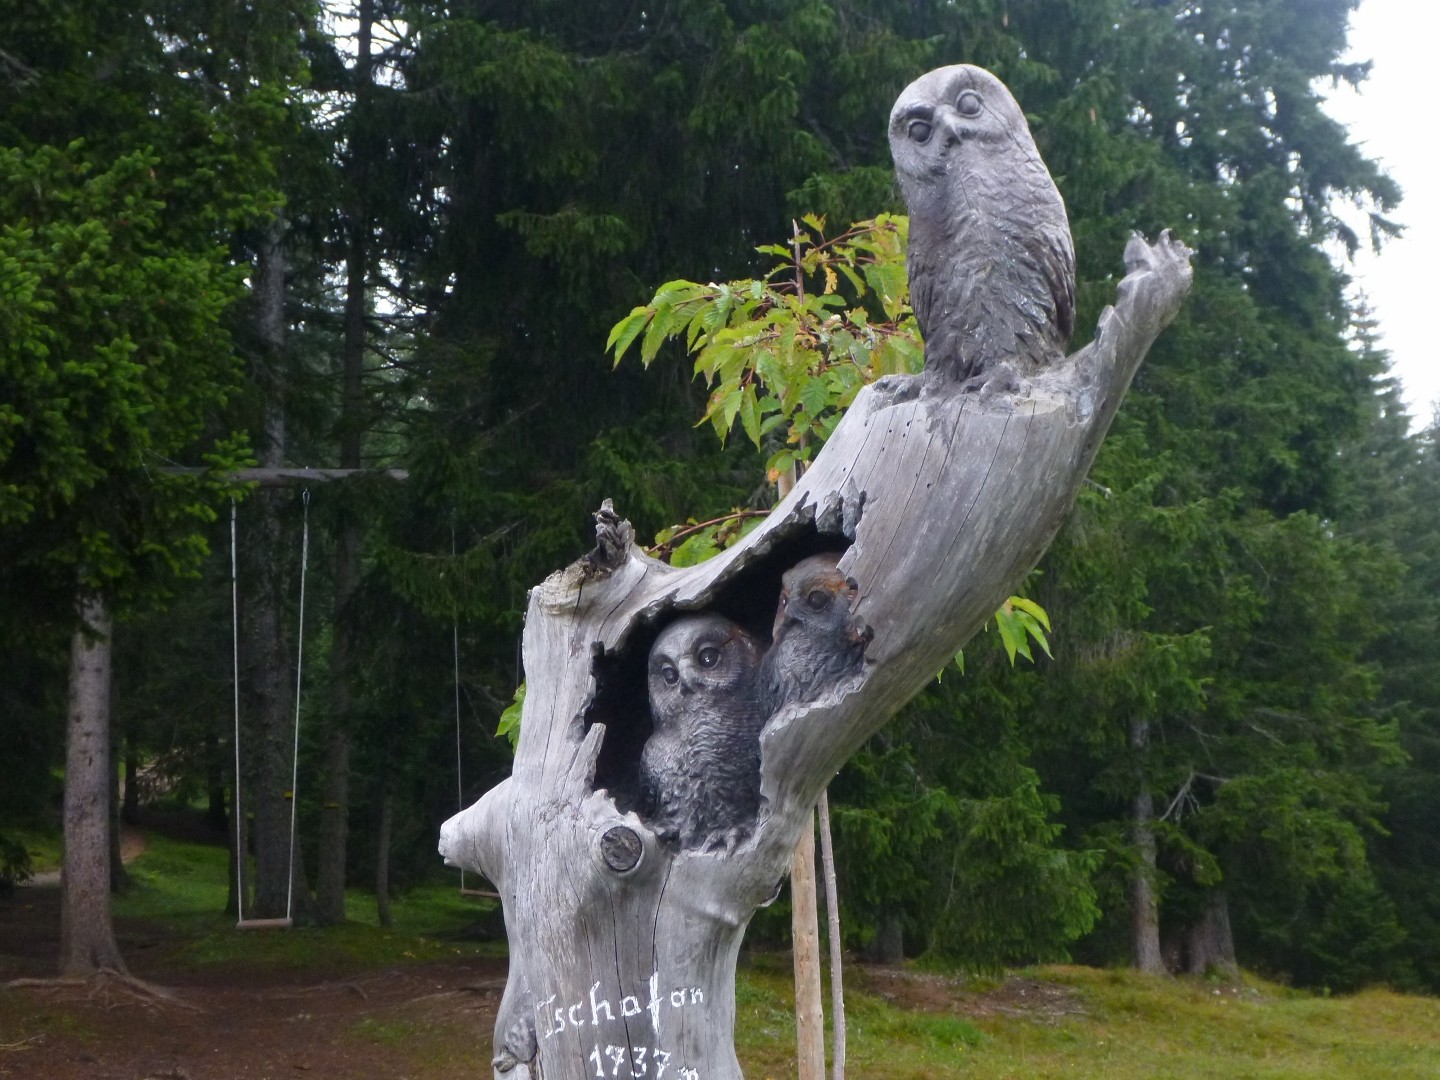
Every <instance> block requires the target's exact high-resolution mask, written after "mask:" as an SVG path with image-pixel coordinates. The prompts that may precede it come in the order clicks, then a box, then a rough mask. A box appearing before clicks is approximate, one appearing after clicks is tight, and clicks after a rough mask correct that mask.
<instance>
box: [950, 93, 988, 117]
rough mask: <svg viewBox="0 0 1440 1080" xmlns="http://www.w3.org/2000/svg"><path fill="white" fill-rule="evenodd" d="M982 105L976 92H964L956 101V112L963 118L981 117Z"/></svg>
mask: <svg viewBox="0 0 1440 1080" xmlns="http://www.w3.org/2000/svg"><path fill="white" fill-rule="evenodd" d="M981 104H982V103H981V101H980V95H979V94H977V93H976V92H975V91H974V90H962V91H960V96H959V97H958V98H956V99H955V111H956V112H958V113H959V114H960V115H961V116H979V115H980V106H981Z"/></svg>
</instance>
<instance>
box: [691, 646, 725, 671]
mask: <svg viewBox="0 0 1440 1080" xmlns="http://www.w3.org/2000/svg"><path fill="white" fill-rule="evenodd" d="M695 659H696V660H698V661H700V666H701V667H714V666H715V665H716V664H718V663H719V662H720V650H719V649H717V648H716V647H715V646H714V645H706V646H705V647H704V648H703V649H701V650H700V651H699V652H697V653H696V654H695Z"/></svg>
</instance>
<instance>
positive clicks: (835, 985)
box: [817, 792, 845, 1080]
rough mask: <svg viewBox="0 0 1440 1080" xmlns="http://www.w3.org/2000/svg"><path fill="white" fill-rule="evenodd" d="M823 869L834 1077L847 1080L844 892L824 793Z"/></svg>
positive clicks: (824, 793) (821, 830) (821, 846)
mask: <svg viewBox="0 0 1440 1080" xmlns="http://www.w3.org/2000/svg"><path fill="white" fill-rule="evenodd" d="M817 809H818V810H819V813H820V870H821V878H822V880H823V881H824V882H825V916H826V919H827V922H828V925H829V938H830V1077H831V1080H845V976H844V972H843V970H842V956H841V953H842V952H843V949H842V947H841V946H842V942H841V940H840V889H839V887H838V886H837V884H836V882H835V845H834V843H833V842H832V841H831V837H830V796H829V794H828V793H826V792H821V793H820V802H819V804H818V807H817Z"/></svg>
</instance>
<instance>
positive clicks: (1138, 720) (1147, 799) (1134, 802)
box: [1130, 716, 1166, 975]
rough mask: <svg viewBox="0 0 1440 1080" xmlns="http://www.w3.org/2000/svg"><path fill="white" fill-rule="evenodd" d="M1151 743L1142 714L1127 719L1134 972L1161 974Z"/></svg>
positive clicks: (1131, 944)
mask: <svg viewBox="0 0 1440 1080" xmlns="http://www.w3.org/2000/svg"><path fill="white" fill-rule="evenodd" d="M1149 742H1150V724H1149V721H1147V720H1146V719H1145V718H1144V717H1141V716H1132V717H1131V718H1130V749H1131V751H1132V752H1133V753H1134V755H1135V760H1136V766H1135V774H1136V776H1135V783H1136V787H1135V794H1134V796H1133V797H1132V798H1131V801H1130V842H1131V844H1132V845H1133V846H1134V848H1135V853H1136V861H1135V869H1134V870H1133V871H1132V872H1131V876H1130V946H1131V956H1132V959H1133V961H1134V964H1135V969H1136V970H1137V971H1140V972H1143V973H1144V974H1146V975H1164V974H1165V971H1166V968H1165V957H1164V954H1163V953H1162V952H1161V949H1160V900H1159V897H1158V896H1157V895H1156V891H1155V805H1154V798H1153V797H1152V795H1151V794H1150V783H1149V781H1148V780H1147V779H1146V778H1145V767H1144V754H1145V748H1146V746H1148V745H1149Z"/></svg>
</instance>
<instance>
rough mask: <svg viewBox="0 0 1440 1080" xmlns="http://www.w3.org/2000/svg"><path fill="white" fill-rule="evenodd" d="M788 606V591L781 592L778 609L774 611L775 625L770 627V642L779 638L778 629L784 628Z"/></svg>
mask: <svg viewBox="0 0 1440 1080" xmlns="http://www.w3.org/2000/svg"><path fill="white" fill-rule="evenodd" d="M789 608H790V594H789V593H788V592H781V594H780V607H779V610H777V611H776V612H775V625H774V626H772V627H771V628H770V640H771V642H772V643H773V642H775V641H778V640H780V631H781V630H783V629H784V628H785V613H786V612H787V611H788V610H789Z"/></svg>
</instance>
